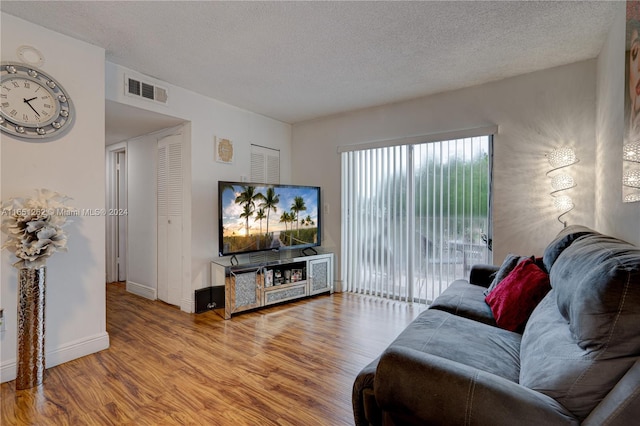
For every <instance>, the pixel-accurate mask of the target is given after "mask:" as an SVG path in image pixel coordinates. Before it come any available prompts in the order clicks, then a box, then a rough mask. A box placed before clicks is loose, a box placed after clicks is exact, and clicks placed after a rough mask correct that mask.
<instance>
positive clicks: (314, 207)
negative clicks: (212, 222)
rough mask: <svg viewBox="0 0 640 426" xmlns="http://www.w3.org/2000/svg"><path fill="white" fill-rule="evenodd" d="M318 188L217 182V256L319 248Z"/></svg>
mask: <svg viewBox="0 0 640 426" xmlns="http://www.w3.org/2000/svg"><path fill="white" fill-rule="evenodd" d="M319 209H320V188H319V187H317V186H300V185H279V184H261V183H246V182H225V181H220V182H218V218H219V221H218V223H219V227H218V236H219V237H218V241H219V255H220V256H228V255H233V254H240V253H250V252H255V251H263V250H283V249H304V248H307V247H314V246H319V245H320V236H321V235H322V234H321V231H320V229H321V228H320V210H319Z"/></svg>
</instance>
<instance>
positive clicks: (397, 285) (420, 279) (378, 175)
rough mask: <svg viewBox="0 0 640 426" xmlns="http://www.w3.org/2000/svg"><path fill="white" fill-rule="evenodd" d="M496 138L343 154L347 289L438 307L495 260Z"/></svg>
mask: <svg viewBox="0 0 640 426" xmlns="http://www.w3.org/2000/svg"><path fill="white" fill-rule="evenodd" d="M491 149H492V136H490V135H489V136H480V137H469V138H464V139H455V140H447V141H438V142H429V143H420V144H408V145H394V146H387V147H376V148H372V149H362V150H356V151H347V152H342V205H343V209H344V214H343V217H342V243H343V249H342V269H343V277H342V278H343V280H344V286H345V288H346V290H347V291H351V292H357V293H364V294H370V295H376V296H381V297H385V298H392V299H397V300H405V301H412V302H413V301H415V302H421V303H430V301H432V300H433V299H435V298H436V297H437V296H438V295H439V294H440V293H441V292H442V291H443V290H444V289H445V288H446V287H447V286H448V285H449V284H450V283H451V282H452V281H453V280H455V279H457V278H463V277H465V276H466V275H467V274H468V272H469V269H470V267H471V265H472V264H474V263H489V262H491V251H490V235H491V229H490V224H491V221H490V213H491V211H490V210H491V209H490V199H491V197H490V188H491V159H492V155H491V154H492V152H491Z"/></svg>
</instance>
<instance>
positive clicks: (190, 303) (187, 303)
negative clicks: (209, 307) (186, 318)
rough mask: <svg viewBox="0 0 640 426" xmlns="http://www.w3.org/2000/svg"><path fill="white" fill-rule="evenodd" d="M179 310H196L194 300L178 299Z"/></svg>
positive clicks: (190, 311) (191, 311)
mask: <svg viewBox="0 0 640 426" xmlns="http://www.w3.org/2000/svg"><path fill="white" fill-rule="evenodd" d="M180 310H181V311H182V312H188V313H190V314H192V313H194V312H195V311H196V301H195V300H189V299H182V300H181V301H180Z"/></svg>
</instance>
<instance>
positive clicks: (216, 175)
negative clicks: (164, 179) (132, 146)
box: [106, 62, 296, 312]
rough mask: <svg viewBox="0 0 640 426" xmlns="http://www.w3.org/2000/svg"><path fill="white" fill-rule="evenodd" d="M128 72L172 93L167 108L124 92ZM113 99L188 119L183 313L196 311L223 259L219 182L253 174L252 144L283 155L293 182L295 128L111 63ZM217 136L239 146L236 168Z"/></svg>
mask: <svg viewBox="0 0 640 426" xmlns="http://www.w3.org/2000/svg"><path fill="white" fill-rule="evenodd" d="M125 74H127V75H129V76H132V77H134V78H135V77H137V78H142V79H143V80H145V81H149V82H151V83H152V84H158V85H160V86H162V87H166V88H167V89H168V94H169V95H168V102H167V104H166V105H162V104H158V103H154V102H150V101H148V100H146V99H138V98H134V97H131V96H126V95H125V94H124V89H123V83H124V76H125ZM106 98H107V100H110V101H114V102H118V103H122V104H126V105H131V106H135V107H137V108H142V109H145V110H148V111H154V112H157V113H160V114H164V115H168V116H172V117H176V118H180V119H183V120H185V122H186V123H187V124H185V141H186V143H187V145H188V146H186V147H184V150H183V153H188V154H187V155H186V158H188V164H183V166H184V169H183V171H184V176H185V182H187V183H188V186H189V189H188V191H185V204H186V206H185V215H188V218H185V219H184V222H183V226H184V229H185V237H186V238H187V240H186V243H185V244H186V246H185V247H184V251H183V257H184V258H185V259H186V262H187V263H188V264H189V265H190V267H186V268H185V270H184V271H183V274H184V278H183V280H184V281H183V295H182V298H183V301H189V303H186V304H183V306H181V308H182V310H184V311H187V312H193V311H194V309H195V305H194V303H193V302H194V290H197V289H199V288H203V287H207V286H209V285H211V275H210V269H211V268H210V262H211V261H212V260H214V259H215V258H216V257H217V250H218V225H217V223H218V222H217V216H218V212H217V205H216V204H217V191H218V181H219V180H229V181H241V180H242V177H243V176H250V175H251V173H250V172H251V161H250V155H251V144H257V145H261V146H265V147H269V148H273V149H277V150H279V151H280V165H281V170H280V179H281V181H282V182H283V183H296V182H292V180H291V176H292V175H291V168H290V164H291V125H289V124H286V123H283V122H280V121H277V120H274V119H271V118H268V117H265V116H262V115H259V114H256V113H253V112H250V111H247V110H244V109H241V108H238V107H235V106H233V105H229V104H226V103H224V102H220V101H217V100H215V99H212V98H208V97H206V96H203V95H200V94H198V93H195V92H192V91H189V90H186V89H183V88H181V87H177V86H174V85H172V84H170V83H168V82H164V81H160V80H156V79H154V78H151V77H148V76H143V75H141V74H139V73H137V72H136V71H135V70H130V69H127V68H125V67H122V66H119V65H116V64H112V63H110V62H107V63H106ZM214 137H222V138H227V139H230V140H231V141H232V142H233V147H234V158H233V163H232V164H223V163H218V162H216V161H215V156H214V146H215V145H214Z"/></svg>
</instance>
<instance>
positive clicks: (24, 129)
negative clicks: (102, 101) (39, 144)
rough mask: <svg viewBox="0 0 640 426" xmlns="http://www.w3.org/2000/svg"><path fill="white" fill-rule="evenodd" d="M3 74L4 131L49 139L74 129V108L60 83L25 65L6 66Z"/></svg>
mask: <svg viewBox="0 0 640 426" xmlns="http://www.w3.org/2000/svg"><path fill="white" fill-rule="evenodd" d="M0 72H1V81H0V130H2V131H4V132H5V133H8V134H10V135H12V136H16V137H19V138H25V139H47V138H51V137H54V136H58V135H60V134H62V133H63V132H64V131H65V130H67V129H68V128H69V127H70V125H71V122H72V119H73V115H74V113H73V105H72V104H71V100H70V99H69V98H68V95H67V94H66V92H65V90H64V89H63V88H62V86H60V84H59V83H58V82H57V81H55V80H54V79H53V78H51V77H50V76H48V75H46V74H44V73H43V72H41V71H39V70H36V69H34V68H33V67H29V66H28V65H25V64H4V63H3V64H2V67H1V68H0Z"/></svg>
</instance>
